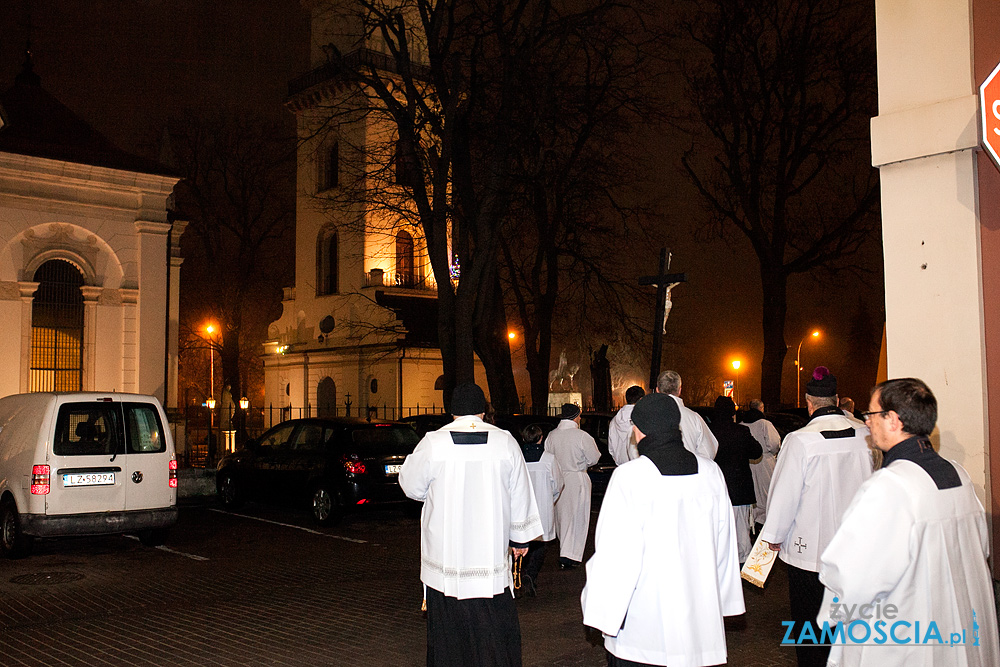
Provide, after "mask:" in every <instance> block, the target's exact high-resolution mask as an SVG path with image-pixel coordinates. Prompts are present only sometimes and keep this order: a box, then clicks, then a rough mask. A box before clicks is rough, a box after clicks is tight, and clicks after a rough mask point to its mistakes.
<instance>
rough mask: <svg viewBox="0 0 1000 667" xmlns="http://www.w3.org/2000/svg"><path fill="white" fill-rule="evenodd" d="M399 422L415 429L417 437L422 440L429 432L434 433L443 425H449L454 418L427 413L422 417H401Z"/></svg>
mask: <svg viewBox="0 0 1000 667" xmlns="http://www.w3.org/2000/svg"><path fill="white" fill-rule="evenodd" d="M400 421H401V422H405V423H407V424H409V425H410V426H412V427H413V428H414V429H416V431H417V437H419V438H422V437H424V436H425V435H426V434H427V433H428V432H429V431H436V430H438V429H439V428H441V427H442V426H444V425H445V424H450V423H451V422H452V421H454V418H453V417H452V416H451V415H446V414H441V413H436V412H428V413H426V414H422V415H410V416H409V417H403V418H402V419H400Z"/></svg>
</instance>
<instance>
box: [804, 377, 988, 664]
mask: <svg viewBox="0 0 1000 667" xmlns="http://www.w3.org/2000/svg"><path fill="white" fill-rule="evenodd" d="M864 415H865V421H866V422H867V423H868V427H869V428H870V429H871V434H872V440H873V441H874V444H875V447H877V448H878V449H879V450H881V451H882V452H884V453H885V460H884V465H883V467H882V469H881V470H879V471H878V472H876V473H875V474H874V475H872V478H871V479H870V480H868V481H867V482H866V483H865V484H864V486H862V487H861V490H860V491H858V493H857V495H856V496H855V497H854V500H853V501H852V502H851V505H850V507H848V508H847V512H846V513H845V514H844V519H843V522H842V523H841V525H840V529H839V530H838V531H837V534H836V535H834V536H833V540H832V541H831V542H830V546H828V547H827V548H826V551H824V552H823V556H822V565H821V568H820V573H819V577H820V580H821V581H822V582H823V584H825V585H826V588H827V590H826V596H825V598H824V600H823V605H822V606H821V607H820V618H819V619H818V620H819V623H820V627H822V622H823V621H829V622H830V623H831V625H832V624H833V623H835V622H837V621H843V622H844V623H845V625H847V623H848V621H849V619H848V618H847V613H848V611H850V612H851V616H852V617H853V618H855V619H857V618H862V619H864V617H865V616H867V617H868V618H867V619H865V620H866V621H867V623H868V624H869V626H870V627H872V628H873V629H874V628H875V624H876V623H877V622H878V621H879V620H882V621H884V626H883V627H884V632H885V634H887V635H888V641H884V642H881V643H880V644H877V643H876V640H877V639H878V638H879V636H878V635H877V634H875V633H873V635H872V637H871V639H870V640H869V641H868V642H867V643H866V644H860V645H859V644H855V643H853V642H847V643H846V645H839V646H834V647H833V650H832V652H831V655H830V663H829V664H831V665H835V666H841V665H843V666H845V667H846V666H848V665H851V666H862V665H877V666H878V667H896V666H898V667H903V666H905V667H923V666H926V667H932V666H933V665H964V666H966V667H988V666H995V665H1000V650H998V641H997V619H996V613H995V608H994V606H993V604H994V600H993V582H992V578H991V576H990V571H989V568H988V566H987V564H986V557H987V556H988V553H989V542H990V534H989V531H988V529H987V526H986V513H985V512H984V511H983V506H982V504H981V503H980V502H979V499H978V498H977V497H976V492H975V490H974V489H973V486H972V483H971V481H970V480H969V474H968V473H967V472H966V471H965V469H964V468H963V467H962V466H960V465H959V464H957V463H955V462H954V461H950V460H947V459H944V458H942V457H941V455H940V454H938V453H937V452H935V451H934V447H933V446H932V445H931V442H930V440H929V439H928V436H929V435H930V433H931V431H932V430H933V429H934V423H935V422H936V421H937V400H936V399H935V398H934V394H933V393H932V392H931V390H930V388H928V387H927V385H926V384H924V383H923V382H922V381H920V380H918V379H915V378H904V379H899V380H889V381H887V382H883V383H882V384H880V385H878V386H877V387H875V390H874V391H873V392H872V396H871V401H870V402H869V405H868V412H865V413H864ZM835 599H836V600H837V602H836V603H835V602H833V600H835ZM868 605H871V606H869V607H868V609H867V611H862V609H863V608H864V607H865V606H868ZM890 605H891V606H892V607H893V609H892V610H891V611H889V612H888V614H885V613H883V610H887V609H889V606H890ZM897 622H902V623H903V624H904V625H900V626H897V627H896V630H895V631H893V625H894V624H895V623H897ZM918 623H919V628H921V629H920V630H917V629H916V628H917V624H918ZM932 624H933V626H932ZM932 628H936V629H937V631H938V633H939V635H940V640H941V641H943V642H947V644H945V643H938V641H937V638H936V637H934V636H933V635H932V636H931V637H930V639H931V641H929V642H928V641H926V640H927V639H928V633H933V631H934V630H933V629H932ZM953 633H954V634H953ZM861 636H863V633H862V631H861V630H856V631H855V632H854V633H853V635H852V637H861ZM896 638H899V639H900V640H902V641H896ZM902 642H906V643H902Z"/></svg>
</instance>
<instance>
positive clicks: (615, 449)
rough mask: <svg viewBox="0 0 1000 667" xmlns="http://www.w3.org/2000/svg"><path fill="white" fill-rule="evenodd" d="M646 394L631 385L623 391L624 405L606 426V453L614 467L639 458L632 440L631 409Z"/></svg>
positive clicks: (639, 388) (640, 388)
mask: <svg viewBox="0 0 1000 667" xmlns="http://www.w3.org/2000/svg"><path fill="white" fill-rule="evenodd" d="M645 394H646V392H645V391H644V390H643V388H642V387H640V386H639V385H632V386H631V387H629V388H628V389H626V390H625V405H623V406H622V408H621V410H619V411H618V412H616V413H615V416H614V418H613V419H612V420H611V423H610V424H609V425H608V451H609V452H611V458H613V459H614V460H615V465H619V466H620V465H622V464H623V463H628V462H629V461H631V460H632V459H634V458H637V457H638V456H639V452H638V451H637V450H636V448H635V440H634V439H633V438H632V409H633V408H634V407H635V403H636V401H638V400H639V399H640V398H642V397H643V396H644V395H645Z"/></svg>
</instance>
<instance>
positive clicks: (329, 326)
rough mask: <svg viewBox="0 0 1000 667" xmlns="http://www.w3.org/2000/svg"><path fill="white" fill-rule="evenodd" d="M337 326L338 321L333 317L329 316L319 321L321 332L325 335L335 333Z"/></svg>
mask: <svg viewBox="0 0 1000 667" xmlns="http://www.w3.org/2000/svg"><path fill="white" fill-rule="evenodd" d="M335 326H337V321H336V320H334V319H333V317H332V316H330V315H327V316H326V317H324V318H323V319H322V320H320V321H319V330H320V331H322V332H323V333H325V334H328V333H330V332H331V331H333V327H335Z"/></svg>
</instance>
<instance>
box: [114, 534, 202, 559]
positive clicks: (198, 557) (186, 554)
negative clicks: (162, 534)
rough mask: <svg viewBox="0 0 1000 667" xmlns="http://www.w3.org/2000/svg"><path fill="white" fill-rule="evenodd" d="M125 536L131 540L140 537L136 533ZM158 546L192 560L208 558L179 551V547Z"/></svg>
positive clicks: (160, 548)
mask: <svg viewBox="0 0 1000 667" xmlns="http://www.w3.org/2000/svg"><path fill="white" fill-rule="evenodd" d="M125 537H127V538H129V539H130V540H138V539H139V538H138V537H136V536H135V535H126V536H125ZM156 548H157V549H159V550H160V551H166V552H167V553H168V554H175V555H177V556H184V557H185V558H190V559H191V560H208V558H206V557H205V556H198V555H196V554H189V553H185V552H183V551H177V549H171V548H170V547H165V546H163V545H160V546H158V547H156Z"/></svg>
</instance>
